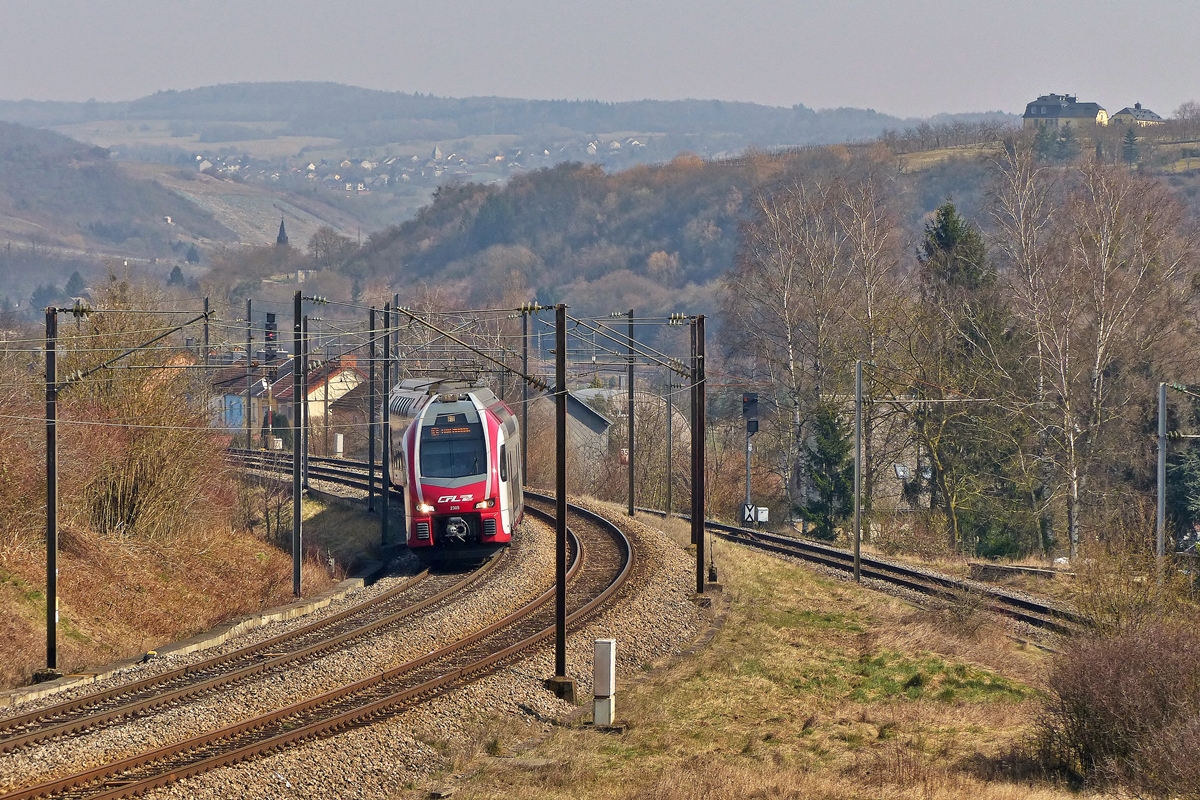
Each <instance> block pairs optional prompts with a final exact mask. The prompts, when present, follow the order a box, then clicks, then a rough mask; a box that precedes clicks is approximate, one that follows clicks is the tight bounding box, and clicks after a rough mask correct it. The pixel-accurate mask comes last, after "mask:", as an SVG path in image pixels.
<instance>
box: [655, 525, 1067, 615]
mask: <svg viewBox="0 0 1200 800" xmlns="http://www.w3.org/2000/svg"><path fill="white" fill-rule="evenodd" d="M651 513H661V512H657V511H652V512H651ZM685 518H686V517H685ZM704 527H705V528H708V529H709V530H711V531H713V532H714V533H715V534H716V535H718V536H720V537H721V538H723V539H725V540H726V541H731V542H736V543H738V544H742V545H747V546H749V547H754V548H757V549H759V550H765V551H767V552H769V553H775V554H776V555H783V556H790V557H792V558H797V559H800V560H802V561H808V562H810V563H814V564H820V565H821V566H824V567H829V568H831V569H836V570H839V571H842V572H853V571H854V554H853V553H852V552H851V551H849V550H843V549H841V548H839V547H832V546H830V545H826V544H821V543H819V542H813V541H809V540H806V539H795V538H792V537H790V536H780V535H778V534H773V533H767V532H764V531H755V530H750V529H749V528H739V527H737V526H734V525H725V524H723V523H719V522H705V523H704ZM859 573H860V574H861V575H862V577H864V578H868V579H871V580H877V581H882V582H884V583H887V584H890V585H892V586H897V587H900V588H902V589H907V590H909V591H912V592H917V593H919V594H922V595H926V596H928V597H934V598H937V599H940V600H948V601H951V602H954V601H958V600H961V599H963V598H964V597H968V598H970V597H979V598H980V599H981V600H982V605H983V606H984V607H985V608H986V609H987V610H989V611H991V612H993V613H996V614H1000V615H1002V616H1005V617H1009V618H1010V619H1014V620H1017V621H1019V622H1023V623H1026V624H1028V625H1032V626H1034V627H1036V628H1041V629H1043V630H1048V631H1052V632H1054V633H1059V634H1065V635H1072V634H1076V633H1078V632H1079V631H1080V629H1081V628H1083V627H1084V625H1085V623H1084V620H1083V618H1082V617H1080V616H1079V615H1078V614H1076V613H1075V612H1074V611H1071V610H1070V609H1067V608H1063V607H1062V606H1057V605H1053V604H1051V603H1047V602H1043V601H1040V600H1037V599H1035V598H1032V597H1028V596H1023V595H1020V594H1016V593H1014V592H1008V591H1004V590H1003V589H999V588H997V587H994V586H987V585H985V584H981V583H979V582H976V581H965V580H960V579H958V578H954V577H951V576H949V575H945V574H943V573H939V572H934V571H933V570H927V569H921V568H919V567H912V566H909V565H907V564H901V563H899V562H896V561H888V560H886V559H882V558H876V557H873V556H860V558H859Z"/></svg>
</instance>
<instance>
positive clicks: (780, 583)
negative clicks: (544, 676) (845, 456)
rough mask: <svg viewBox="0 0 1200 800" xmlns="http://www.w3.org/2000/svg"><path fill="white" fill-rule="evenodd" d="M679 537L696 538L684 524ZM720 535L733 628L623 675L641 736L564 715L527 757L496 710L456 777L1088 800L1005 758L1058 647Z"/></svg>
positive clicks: (669, 794)
mask: <svg viewBox="0 0 1200 800" xmlns="http://www.w3.org/2000/svg"><path fill="white" fill-rule="evenodd" d="M648 522H650V524H652V525H656V526H661V525H662V523H661V522H660V521H654V520H648ZM669 532H670V533H671V535H672V536H673V537H674V538H675V539H676V541H679V542H680V543H682V542H684V541H686V537H687V532H686V530H685V529H684V528H683V526H682V525H677V526H674V528H673V529H672V530H670V531H669ZM715 547H716V557H717V563H718V564H719V566H720V568H721V578H722V581H723V582H724V584H725V593H726V596H727V598H728V601H729V608H728V615H727V617H726V619H725V622H724V625H723V627H722V628H721V630H720V631H719V632H718V633H717V634H716V636H715V637H714V639H713V640H712V642H711V643H710V644H709V645H708V646H707V647H705V648H704V649H703V650H701V651H700V652H699V653H698V654H697V655H695V656H694V657H690V658H687V659H684V660H680V661H678V662H677V663H666V664H661V665H657V666H658V667H660V668H659V669H657V670H656V671H654V672H652V673H650V674H649V675H647V676H646V679H645V680H643V681H641V682H639V683H637V684H636V685H634V686H632V687H630V678H631V676H621V678H620V683H619V684H618V686H619V694H618V698H617V708H618V718H619V721H621V722H624V723H626V724H627V725H628V729H627V731H626V732H625V733H623V734H620V735H614V734H608V733H598V732H595V731H592V730H589V729H588V728H587V727H586V726H574V727H564V728H557V729H556V730H555V732H554V733H552V734H551V735H550V736H549V737H548V738H545V739H543V740H542V741H540V743H538V744H537V745H535V746H534V747H533V748H532V749H531V750H528V751H525V752H520V753H514V752H506V751H505V748H504V745H503V744H502V743H504V742H513V741H519V740H520V738H521V736H522V735H523V734H522V732H521V731H519V730H517V729H515V728H514V729H512V730H509V729H507V728H505V727H504V725H505V723H497V724H498V725H499V726H500V727H499V728H496V729H493V730H491V731H488V732H486V733H483V734H481V735H480V737H479V747H478V750H477V752H474V753H472V752H464V753H461V754H459V756H458V757H457V760H456V763H455V764H454V768H455V772H456V773H458V774H462V773H463V772H466V773H467V775H466V777H465V778H464V779H463V780H462V781H461V782H456V783H457V785H458V792H457V793H456V795H455V796H456V797H463V798H491V797H512V796H519V797H523V798H527V799H528V800H533V799H534V798H584V797H595V796H607V797H622V798H635V797H636V798H658V799H659V800H675V798H695V797H705V798H714V799H715V800H720V799H721V798H743V797H805V798H821V797H831V798H832V797H837V798H844V797H863V798H867V797H870V798H878V797H896V798H902V797H921V798H971V799H972V800H998V799H999V798H1017V797H1021V798H1054V797H1078V795H1077V794H1073V793H1071V792H1069V791H1067V790H1066V789H1060V788H1058V787H1055V786H1051V785H1047V784H1028V783H1020V784H1018V783H1015V782H1011V781H1008V780H1005V779H1004V778H1002V777H1000V776H1001V770H1000V769H999V768H998V766H997V765H998V764H999V763H1000V759H1002V758H1004V757H1005V756H1006V755H1008V754H1010V753H1011V752H1013V751H1014V750H1017V751H1019V750H1020V748H1021V747H1022V746H1023V744H1024V743H1025V742H1026V741H1027V739H1028V738H1029V737H1030V736H1031V734H1032V724H1033V721H1034V717H1035V715H1036V713H1037V711H1038V709H1039V707H1040V706H1039V702H1040V688H1039V687H1040V686H1041V685H1042V680H1043V678H1042V675H1043V670H1044V668H1045V664H1046V657H1045V654H1044V653H1042V652H1041V651H1039V650H1037V649H1035V648H1032V647H1028V646H1023V645H1021V644H1020V643H1018V642H1015V641H1013V640H1012V639H1010V638H1009V637H1008V636H1007V635H1006V634H1005V631H1004V629H1003V627H1001V626H1000V624H997V623H995V622H993V621H991V620H989V619H985V618H984V617H983V616H982V615H978V614H975V613H973V612H972V611H971V609H951V610H950V611H940V612H939V611H930V610H922V609H918V608H914V607H913V606H911V605H909V604H907V603H904V602H902V601H899V600H896V599H894V598H890V597H887V596H884V595H881V594H878V593H876V592H872V591H869V590H866V589H861V588H859V587H856V586H854V585H852V584H848V583H844V582H840V581H837V580H833V579H830V578H827V577H824V576H819V575H816V574H814V573H812V572H810V571H809V570H807V569H805V568H803V567H798V566H794V565H791V564H787V563H784V562H782V561H780V560H777V559H774V558H771V557H769V556H766V555H762V554H758V553H755V552H753V551H749V550H746V549H743V548H737V547H734V546H730V545H727V544H724V543H722V542H717V543H716V544H715ZM956 611H957V612H958V613H955V612H956ZM646 666H647V667H650V666H651V665H646ZM622 684H623V687H624V688H620V687H622ZM510 724H511V723H510ZM485 753H490V754H492V755H502V756H504V755H520V756H522V757H524V758H525V759H530V758H533V759H545V760H548V762H549V764H548V765H546V766H540V767H533V768H529V766H528V765H529V764H530V763H537V762H529V761H526V762H524V763H525V766H524V767H523V766H521V763H522V762H506V761H505V760H504V759H503V758H486V757H485V755H484V754H485ZM447 782H449V778H447ZM409 796H416V795H415V794H412V795H410V794H407V793H405V792H398V793H397V794H396V795H395V797H397V798H401V797H409Z"/></svg>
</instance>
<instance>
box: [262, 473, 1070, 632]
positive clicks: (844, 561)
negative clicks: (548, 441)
mask: <svg viewBox="0 0 1200 800" xmlns="http://www.w3.org/2000/svg"><path fill="white" fill-rule="evenodd" d="M239 452H240V453H242V454H243V456H242V457H245V455H244V454H251V453H254V452H255V451H239ZM366 469H367V464H366V462H360V461H352V460H343V459H324V458H311V459H310V460H309V474H310V475H311V476H312V477H314V478H318V479H322V480H329V481H330V482H334V483H340V484H342V485H346V486H352V487H354V488H359V489H363V490H365V489H366V487H367V482H366V475H365V473H366ZM393 496H394V497H398V498H399V497H401V495H399V494H394V495H393ZM638 510H639V511H644V512H646V513H650V514H657V515H659V516H664V514H663V512H662V511H660V510H658V509H650V508H640V509H638ZM680 517H681V518H682V519H689V517H688V515H686V514H683V515H680ZM704 526H705V528H707V529H709V530H711V531H713V532H714V533H715V534H716V535H718V536H721V537H722V538H724V539H726V540H729V541H733V542H737V543H739V544H743V545H747V546H750V547H755V548H757V549H760V550H765V551H767V552H771V553H775V554H777V555H784V556H789V557H792V558H797V559H800V560H802V561H808V562H811V563H815V564H820V565H822V566H825V567H828V568H831V569H836V570H839V571H846V572H850V571H853V569H854V555H853V553H851V552H850V551H849V550H843V549H841V548H837V547H832V546H829V545H825V544H820V543H818V542H812V541H809V540H804V539H795V538H792V537H788V536H780V535H777V534H772V533H767V532H763V531H756V530H751V529H749V528H740V527H737V526H734V525H726V524H724V523H719V522H712V521H706V522H705V523H704ZM859 570H860V574H861V575H862V576H863V577H865V578H868V579H871V580H877V581H881V582H883V583H887V584H890V585H892V586H896V587H899V588H902V589H905V590H908V591H912V592H916V593H919V594H923V595H926V596H928V597H933V598H937V599H940V600H948V601H956V600H960V599H962V598H963V597H973V596H980V597H981V598H982V600H983V604H984V605H985V606H986V608H987V609H988V610H989V611H992V612H993V613H996V614H1000V615H1002V616H1005V617H1009V618H1010V619H1014V620H1016V621H1018V622H1022V623H1025V624H1028V625H1031V626H1033V627H1036V628H1040V629H1043V630H1047V631H1052V632H1054V633H1058V634H1064V635H1073V634H1076V633H1078V632H1079V631H1080V630H1081V629H1082V628H1084V627H1085V626H1086V623H1085V621H1084V620H1083V618H1082V617H1080V616H1079V615H1078V614H1076V613H1075V612H1074V611H1072V610H1070V609H1068V608H1064V607H1062V606H1059V605H1055V604H1052V603H1049V602H1045V601H1042V600H1039V599H1037V598H1034V597H1030V596H1027V595H1021V594H1017V593H1014V592H1008V591H1005V590H1003V589H999V588H997V587H994V586H987V585H986V584H981V583H978V582H975V581H965V580H961V579H959V578H954V577H952V576H949V575H945V574H943V573H938V572H935V571H933V570H927V569H921V568H918V567H912V566H908V565H906V564H902V563H899V562H895V561H889V560H887V559H881V558H877V557H873V556H861V557H860V559H859Z"/></svg>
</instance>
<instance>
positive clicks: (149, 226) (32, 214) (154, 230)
mask: <svg viewBox="0 0 1200 800" xmlns="http://www.w3.org/2000/svg"><path fill="white" fill-rule="evenodd" d="M168 217H169V218H170V222H168V220H167V218H168ZM179 238H204V239H212V240H230V239H232V238H233V236H232V233H231V232H230V231H229V230H228V229H226V228H225V227H224V226H222V225H220V224H219V223H217V222H216V220H214V219H213V218H212V216H211V215H210V214H207V213H205V212H204V211H202V210H201V209H199V208H198V207H196V206H195V205H194V204H193V203H191V202H189V201H187V200H185V199H184V198H182V197H180V196H179V195H178V194H176V193H174V192H171V191H169V190H167V189H165V188H164V187H163V186H161V185H160V184H158V183H156V182H154V181H145V180H137V179H134V178H131V177H130V176H128V175H127V174H126V173H125V172H124V171H123V170H122V169H121V167H120V166H119V165H118V164H117V163H115V162H113V161H112V160H110V159H109V154H108V151H106V150H104V149H103V148H98V147H91V146H88V145H86V144H83V143H80V142H77V141H74V140H72V139H68V138H67V137H65V136H61V135H59V134H56V133H52V132H50V131H44V130H37V129H34V128H27V127H24V126H21V125H12V124H8V123H0V239H7V240H10V241H16V242H18V243H19V244H28V243H35V244H39V245H51V246H58V247H65V248H75V249H79V250H85V249H98V250H104V249H106V248H107V249H110V250H112V249H115V248H118V247H119V248H120V250H121V251H122V252H125V253H131V254H132V253H137V254H145V255H155V254H162V253H165V252H169V248H170V244H171V243H172V242H173V241H175V240H177V239H179Z"/></svg>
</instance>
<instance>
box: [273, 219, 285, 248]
mask: <svg viewBox="0 0 1200 800" xmlns="http://www.w3.org/2000/svg"><path fill="white" fill-rule="evenodd" d="M287 243H288V238H287V230H286V229H285V228H284V227H283V217H280V218H279V235H278V236H276V237H275V246H276V247H283V246H284V245H286V244H287Z"/></svg>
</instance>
